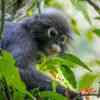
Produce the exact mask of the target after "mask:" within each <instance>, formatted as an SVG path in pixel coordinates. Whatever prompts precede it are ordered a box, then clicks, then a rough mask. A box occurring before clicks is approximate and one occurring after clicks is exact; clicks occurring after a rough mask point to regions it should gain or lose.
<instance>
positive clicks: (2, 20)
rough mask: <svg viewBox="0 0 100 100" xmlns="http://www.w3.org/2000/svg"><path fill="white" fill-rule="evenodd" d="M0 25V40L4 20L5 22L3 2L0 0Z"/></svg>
mask: <svg viewBox="0 0 100 100" xmlns="http://www.w3.org/2000/svg"><path fill="white" fill-rule="evenodd" d="M0 10H1V20H0V21H1V23H0V24H1V25H0V39H1V37H2V34H3V29H4V20H5V1H4V0H1V9H0Z"/></svg>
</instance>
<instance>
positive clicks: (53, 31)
mask: <svg viewBox="0 0 100 100" xmlns="http://www.w3.org/2000/svg"><path fill="white" fill-rule="evenodd" d="M57 35H58V32H57V30H56V29H55V28H49V29H48V36H49V37H50V38H51V37H56V36H57Z"/></svg>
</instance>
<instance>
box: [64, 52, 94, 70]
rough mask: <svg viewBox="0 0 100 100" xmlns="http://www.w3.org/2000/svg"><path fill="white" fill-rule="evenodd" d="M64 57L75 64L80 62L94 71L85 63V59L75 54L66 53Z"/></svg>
mask: <svg viewBox="0 0 100 100" xmlns="http://www.w3.org/2000/svg"><path fill="white" fill-rule="evenodd" d="M63 58H64V59H66V60H69V61H70V62H73V63H74V64H78V65H80V66H82V67H83V68H85V69H87V70H89V71H92V70H91V69H90V68H89V67H88V66H87V65H86V64H85V63H83V61H81V60H80V59H79V58H78V57H77V56H75V55H73V54H64V56H63Z"/></svg>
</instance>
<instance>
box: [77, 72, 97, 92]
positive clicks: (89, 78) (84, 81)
mask: <svg viewBox="0 0 100 100" xmlns="http://www.w3.org/2000/svg"><path fill="white" fill-rule="evenodd" d="M97 76H98V75H97V74H93V73H86V74H85V75H83V76H82V77H81V78H80V81H79V89H80V90H81V89H84V88H90V87H91V86H92V85H93V82H94V81H95V80H96V78H97Z"/></svg>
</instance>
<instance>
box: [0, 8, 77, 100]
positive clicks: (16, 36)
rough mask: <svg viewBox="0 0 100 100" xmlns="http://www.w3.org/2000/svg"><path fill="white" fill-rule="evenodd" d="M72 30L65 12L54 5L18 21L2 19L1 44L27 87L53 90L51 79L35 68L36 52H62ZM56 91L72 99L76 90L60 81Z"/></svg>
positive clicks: (49, 53) (73, 99) (75, 94)
mask: <svg viewBox="0 0 100 100" xmlns="http://www.w3.org/2000/svg"><path fill="white" fill-rule="evenodd" d="M71 37H72V32H71V28H70V25H69V23H68V20H67V18H66V16H65V15H64V14H63V13H62V12H61V11H60V10H57V9H48V10H47V11H45V12H43V13H42V14H37V15H34V16H31V17H27V18H25V19H23V20H22V21H19V22H5V26H4V35H3V38H2V39H1V41H0V48H2V49H4V50H7V51H9V52H10V53H11V54H12V55H13V57H14V59H15V60H16V64H17V66H18V69H19V73H20V76H21V79H22V81H24V83H25V85H26V87H27V89H28V90H31V89H33V88H39V90H40V91H44V90H48V91H52V79H51V78H49V77H48V76H45V75H43V74H42V73H41V72H39V71H38V70H37V69H36V67H35V66H36V64H37V56H38V55H39V53H40V52H41V53H43V54H45V55H47V56H48V57H49V55H54V54H55V53H58V54H63V53H64V52H65V50H66V48H67V47H66V46H67V42H65V40H67V41H70V40H71ZM56 92H57V93H59V94H62V95H64V96H67V97H69V98H70V100H75V97H76V96H77V95H78V93H76V92H74V91H72V90H69V89H66V88H65V87H63V86H61V85H60V84H58V85H57V87H56Z"/></svg>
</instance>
